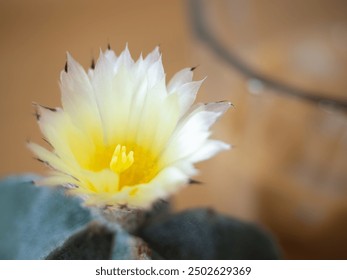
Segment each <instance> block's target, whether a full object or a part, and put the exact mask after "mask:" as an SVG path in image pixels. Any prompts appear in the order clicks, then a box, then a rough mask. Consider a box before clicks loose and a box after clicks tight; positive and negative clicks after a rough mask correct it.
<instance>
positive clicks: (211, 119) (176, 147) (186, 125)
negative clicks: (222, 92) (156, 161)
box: [160, 102, 230, 166]
mask: <svg viewBox="0 0 347 280" xmlns="http://www.w3.org/2000/svg"><path fill="white" fill-rule="evenodd" d="M229 107H230V103H228V102H219V103H212V104H206V105H201V106H199V107H198V108H196V109H195V110H194V111H193V112H192V113H190V114H189V115H187V116H186V117H185V118H184V119H183V120H181V121H180V123H179V124H178V126H177V128H176V129H175V132H174V134H173V135H172V137H171V139H170V141H169V143H168V144H167V146H166V148H165V150H164V152H163V153H162V155H161V159H160V166H168V165H170V164H172V163H173V162H175V161H177V160H180V159H182V158H186V157H189V156H191V155H192V154H194V153H196V152H197V151H198V150H199V149H200V148H201V147H202V146H203V144H204V143H205V141H206V140H207V139H208V137H209V136H210V134H211V132H210V131H209V128H210V127H211V125H212V124H214V123H215V121H216V120H217V119H218V118H219V117H220V116H221V115H222V114H223V113H224V112H225V111H226V110H227V108H229Z"/></svg>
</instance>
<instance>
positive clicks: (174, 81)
mask: <svg viewBox="0 0 347 280" xmlns="http://www.w3.org/2000/svg"><path fill="white" fill-rule="evenodd" d="M192 79H193V71H192V70H191V68H184V69H182V70H181V71H179V72H177V73H176V74H175V75H174V76H173V77H172V78H171V80H170V82H169V83H168V86H167V89H168V92H169V93H173V92H174V91H176V90H177V89H178V88H179V87H180V86H182V85H183V84H186V83H190V82H191V81H192Z"/></svg>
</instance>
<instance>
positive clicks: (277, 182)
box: [0, 0, 347, 259]
mask: <svg viewBox="0 0 347 280" xmlns="http://www.w3.org/2000/svg"><path fill="white" fill-rule="evenodd" d="M346 14H347V4H346V2H345V1H343V0H339V1H338V0H329V1H328V0H305V1H299V0H282V1H279V0H278V1H276V0H229V1H228V0H215V1H204V0H189V1H183V0H181V1H173V0H171V1H160V0H148V1H140V0H137V1H136V0H130V1H111V0H109V1H108V0H98V1H96V0H88V1H87V0H74V1H71V0H70V1H67V0H59V1H58V0H31V1H23V0H22V1H20V0H0V35H1V40H0V64H1V67H0V79H1V80H0V94H1V103H0V122H1V123H0V128H1V134H2V135H1V137H0V156H1V159H2V160H1V162H0V175H1V176H3V177H4V176H7V175H10V174H20V173H28V172H34V173H39V174H44V173H45V168H44V167H43V166H42V165H40V164H39V163H38V162H36V161H35V160H34V159H33V157H32V155H31V154H30V152H29V151H28V150H27V149H26V147H25V141H26V139H28V138H29V139H32V140H34V141H35V142H39V143H41V142H40V141H41V135H40V132H39V129H38V127H37V125H36V121H35V118H34V117H33V108H32V106H31V102H32V101H35V102H38V103H40V104H43V105H47V106H51V107H56V106H60V96H59V88H58V78H59V73H60V71H61V69H62V68H63V67H64V64H65V53H66V51H69V52H71V53H72V55H73V56H74V57H75V58H76V59H77V60H78V61H79V62H80V63H81V64H82V65H83V66H85V67H86V68H88V67H89V66H90V63H91V59H92V58H93V57H94V58H95V57H97V55H98V52H99V48H103V49H105V48H106V46H107V44H108V43H110V45H111V46H112V48H113V49H114V50H115V51H116V52H117V53H119V52H120V51H121V50H122V49H123V48H124V46H125V44H126V43H128V44H129V48H130V51H131V53H132V54H133V57H134V58H137V57H138V56H139V55H140V53H141V52H143V53H144V54H146V53H148V52H149V51H151V50H152V49H153V48H154V47H155V46H156V45H160V47H161V51H162V53H163V62H164V67H165V70H166V73H167V77H168V78H170V77H171V76H172V75H173V74H174V73H175V72H176V71H178V70H180V69H181V68H184V67H193V66H198V67H197V69H196V70H195V71H194V72H195V78H196V79H202V78H204V77H205V76H207V77H208V78H207V80H206V81H205V82H204V85H203V87H202V89H201V91H200V94H199V97H198V99H199V101H204V102H209V101H216V100H230V101H231V102H232V103H233V104H234V105H235V108H234V109H232V110H230V111H229V112H228V113H227V114H226V115H225V116H224V117H223V118H222V119H221V120H220V121H219V123H218V124H217V125H215V126H214V138H218V139H222V140H224V141H226V142H228V143H232V144H233V145H234V148H233V149H232V150H230V151H228V152H224V153H222V154H220V155H218V156H216V157H215V158H213V159H211V160H209V161H207V162H203V163H201V164H199V168H200V170H201V174H200V176H198V177H197V178H195V179H197V180H199V181H202V182H203V184H202V185H192V186H189V187H187V188H186V189H184V190H183V191H181V192H180V193H178V194H177V195H176V196H175V197H174V205H175V209H176V210H177V211H178V210H182V209H187V208H191V207H197V206H204V207H213V208H215V209H216V210H218V211H220V212H223V213H227V214H229V215H232V216H234V217H237V218H240V219H243V220H246V221H252V222H256V223H258V224H260V225H262V226H264V227H265V228H266V229H267V230H269V231H271V232H272V234H273V235H274V236H275V238H276V239H277V241H278V242H279V244H280V246H281V248H282V251H283V254H284V257H285V258H288V259H339V258H341V259H347V242H346V239H347V115H346V113H347V92H346V89H347V76H346V73H347V17H346Z"/></svg>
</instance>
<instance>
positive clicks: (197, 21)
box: [188, 0, 347, 113]
mask: <svg viewBox="0 0 347 280" xmlns="http://www.w3.org/2000/svg"><path fill="white" fill-rule="evenodd" d="M188 4H189V5H188V6H189V7H188V8H189V16H190V17H189V18H190V21H191V24H192V27H193V32H194V33H195V35H196V37H197V39H198V40H199V41H201V42H202V43H204V44H205V45H206V46H207V47H208V49H209V50H210V51H212V52H213V53H214V54H215V55H216V56H217V57H218V58H219V59H221V60H222V61H224V62H225V63H227V64H228V65H229V66H231V67H232V68H233V69H236V70H237V71H238V72H240V73H241V74H242V75H243V76H244V77H246V78H247V79H248V81H249V82H248V87H249V90H250V91H252V90H254V91H255V93H256V91H257V89H261V88H269V89H271V90H273V91H274V92H276V93H278V94H282V95H286V96H289V97H296V98H299V99H301V100H304V101H307V102H310V103H312V104H314V105H317V106H318V107H319V108H325V109H329V111H331V110H334V111H342V112H344V113H347V100H346V99H339V98H334V97H329V94H328V93H324V92H316V91H307V90H303V89H300V88H297V87H295V86H292V85H288V84H286V83H283V82H282V81H279V80H276V79H273V78H271V77H268V76H266V75H265V74H263V73H261V72H258V71H256V70H255V69H253V68H252V67H250V66H248V65H247V64H246V63H245V62H244V61H243V60H242V59H241V58H240V57H239V56H238V55H237V54H236V53H235V52H234V51H232V50H231V49H228V48H226V47H225V46H224V45H223V44H222V43H221V42H220V41H219V40H218V39H217V38H216V36H215V35H214V33H213V32H212V31H211V30H210V29H209V24H208V22H207V21H206V18H207V17H206V5H205V1H204V0H189V1H188Z"/></svg>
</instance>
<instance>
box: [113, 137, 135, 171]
mask: <svg viewBox="0 0 347 280" xmlns="http://www.w3.org/2000/svg"><path fill="white" fill-rule="evenodd" d="M133 163H134V152H133V151H130V152H129V153H128V154H127V148H126V146H121V145H119V144H118V145H117V147H116V149H115V150H114V152H113V155H112V159H111V162H110V168H111V170H112V171H113V172H115V173H118V174H120V173H122V172H124V171H125V170H127V169H128V168H129V167H130V166H132V165H133Z"/></svg>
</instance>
